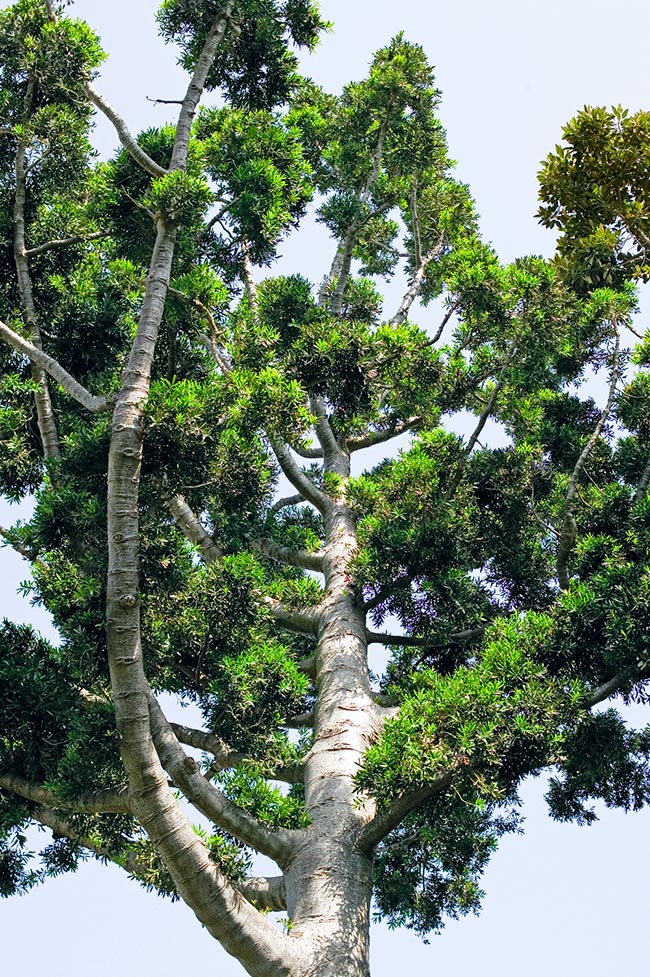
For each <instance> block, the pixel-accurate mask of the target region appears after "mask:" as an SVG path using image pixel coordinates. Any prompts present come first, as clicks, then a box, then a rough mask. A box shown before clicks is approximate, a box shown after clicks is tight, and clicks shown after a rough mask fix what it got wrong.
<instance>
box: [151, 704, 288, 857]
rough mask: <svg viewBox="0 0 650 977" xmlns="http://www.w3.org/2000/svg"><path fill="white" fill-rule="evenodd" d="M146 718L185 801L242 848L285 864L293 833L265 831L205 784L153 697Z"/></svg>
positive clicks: (193, 761) (248, 815)
mask: <svg viewBox="0 0 650 977" xmlns="http://www.w3.org/2000/svg"><path fill="white" fill-rule="evenodd" d="M149 716H150V721H151V735H152V737H153V740H154V743H155V746H156V752H157V753H158V756H159V757H160V762H161V763H162V765H163V767H164V768H165V770H166V771H167V773H168V774H169V776H170V777H171V779H172V781H173V782H174V785H175V786H176V787H178V788H179V789H180V790H182V791H183V793H184V795H185V796H186V797H187V799H188V801H190V802H191V803H192V804H193V805H194V806H195V807H196V808H197V810H199V811H200V812H201V813H202V814H204V815H205V817H207V818H210V820H211V821H213V822H214V823H215V824H217V825H219V827H221V828H223V829H224V830H225V831H228V832H229V833H230V834H232V835H234V837H235V838H239V840H240V841H243V842H244V844H245V845H251V846H252V847H253V848H255V849H256V850H257V851H259V852H261V853H262V854H263V855H268V857H269V858H272V859H273V860H274V861H276V862H277V863H278V864H279V865H280V866H282V865H283V864H285V863H286V861H287V859H288V858H289V856H290V855H291V852H292V850H293V844H294V832H292V831H290V830H289V829H286V828H269V827H267V826H266V825H264V824H262V822H261V821H258V820H257V818H256V817H253V815H252V814H249V813H248V812H247V811H244V810H243V808H240V807H238V805H237V804H235V803H233V801H231V800H230V799H229V798H228V797H226V795H225V794H222V793H221V791H219V790H217V788H216V787H214V786H213V785H212V784H211V783H209V782H208V781H207V780H206V778H205V777H204V776H203V775H202V773H201V771H200V769H199V766H198V764H197V763H196V761H195V760H193V759H192V757H190V756H188V755H187V754H186V753H185V751H184V750H183V748H182V747H181V745H180V743H179V742H178V740H177V738H176V736H175V734H174V730H173V729H172V727H171V726H170V724H169V722H168V721H167V718H166V717H165V715H164V713H163V711H162V709H161V708H160V705H159V704H158V702H157V701H156V699H155V698H154V696H153V695H150V697H149Z"/></svg>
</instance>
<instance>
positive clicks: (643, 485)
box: [634, 459, 650, 502]
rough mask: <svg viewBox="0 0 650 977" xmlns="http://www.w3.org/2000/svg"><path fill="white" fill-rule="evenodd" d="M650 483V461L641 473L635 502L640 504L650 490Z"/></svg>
mask: <svg viewBox="0 0 650 977" xmlns="http://www.w3.org/2000/svg"><path fill="white" fill-rule="evenodd" d="M649 482H650V459H649V460H648V463H647V464H646V466H645V468H644V469H643V472H642V473H641V478H640V479H639V484H638V485H637V487H636V489H635V492H634V501H635V502H640V501H641V499H642V498H643V497H644V495H645V494H646V492H647V490H648V483H649Z"/></svg>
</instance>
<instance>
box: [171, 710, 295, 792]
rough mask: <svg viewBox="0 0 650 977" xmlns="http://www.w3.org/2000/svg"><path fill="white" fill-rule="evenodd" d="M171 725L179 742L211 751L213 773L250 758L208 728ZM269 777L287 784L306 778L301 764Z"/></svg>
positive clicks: (281, 770) (230, 767)
mask: <svg viewBox="0 0 650 977" xmlns="http://www.w3.org/2000/svg"><path fill="white" fill-rule="evenodd" d="M169 726H170V728H171V730H172V732H173V733H174V735H175V737H176V739H177V740H178V742H179V743H184V744H185V746H192V747H194V749H195V750H203V752H204V753H210V754H211V755H212V756H213V757H214V762H213V763H211V764H210V769H211V771H212V772H213V773H214V772H216V771H218V770H232V769H233V768H234V767H237V766H239V764H241V763H245V762H246V761H247V760H250V757H248V756H247V755H246V754H245V753H239V752H238V751H237V750H233V749H232V747H230V746H228V744H227V743H225V742H224V741H223V740H222V739H221V737H220V736H216V735H215V734H214V733H209V732H208V731H207V730H204V729H193V728H192V727H190V726H181V725H180V724H179V723H170V724H169ZM268 779H269V780H281V781H282V782H283V783H286V784H300V783H302V782H303V780H304V771H303V768H302V766H301V765H300V764H295V765H293V766H287V767H280V768H278V769H277V770H273V771H272V772H271V773H269V775H268Z"/></svg>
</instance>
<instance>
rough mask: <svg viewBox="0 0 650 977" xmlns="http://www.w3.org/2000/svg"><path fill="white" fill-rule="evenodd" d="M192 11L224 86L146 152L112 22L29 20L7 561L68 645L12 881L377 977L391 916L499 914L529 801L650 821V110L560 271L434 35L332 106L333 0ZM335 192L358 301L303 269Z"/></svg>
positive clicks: (193, 43)
mask: <svg viewBox="0 0 650 977" xmlns="http://www.w3.org/2000/svg"><path fill="white" fill-rule="evenodd" d="M158 24H159V28H160V31H161V32H162V35H163V36H164V38H165V39H166V40H167V41H169V42H170V43H173V44H175V45H177V46H178V49H179V51H180V57H181V61H182V64H183V66H184V68H185V69H186V70H187V73H188V78H189V81H188V86H187V90H186V92H185V93H184V94H183V95H182V97H181V98H180V101H179V106H178V108H179V111H178V117H177V120H176V121H175V123H174V124H170V125H166V126H162V127H156V128H151V129H148V130H146V131H145V132H143V133H140V134H139V135H137V136H135V135H134V134H133V133H131V132H129V130H128V128H127V126H126V124H125V123H124V121H123V119H122V118H121V116H120V114H119V111H118V109H116V108H115V107H113V106H112V105H110V104H109V103H108V102H107V101H106V99H105V98H104V97H103V96H102V94H101V91H100V81H99V80H98V77H97V76H98V74H99V69H100V65H101V63H102V60H103V57H104V55H103V52H102V49H101V45H100V42H99V40H98V39H97V37H96V36H94V35H93V33H92V31H91V30H90V28H89V27H88V26H87V25H85V24H84V23H83V22H81V21H79V20H76V19H74V17H73V16H71V15H70V11H69V10H67V9H66V8H65V7H63V6H59V5H56V4H55V3H52V2H50V0H17V2H15V3H14V4H13V5H12V6H10V7H9V8H8V9H6V10H4V11H2V12H0V199H1V206H0V338H1V339H2V340H3V342H2V344H1V347H0V358H1V367H2V369H1V376H0V398H1V404H2V409H1V412H0V490H1V491H2V493H3V495H4V496H6V497H7V498H9V499H12V500H18V499H23V498H26V497H28V496H30V495H32V496H34V499H35V510H34V515H33V517H32V518H31V519H30V520H29V521H26V522H22V523H18V524H17V525H15V526H13V527H10V528H6V529H4V530H2V535H3V537H4V540H5V542H6V543H7V544H8V545H10V546H13V547H14V548H15V549H16V550H17V551H18V552H20V553H21V554H22V555H24V556H26V557H27V558H28V559H29V560H30V561H31V564H32V584H31V586H32V592H33V597H34V599H35V600H36V601H38V602H40V603H42V604H43V605H44V606H45V607H46V608H47V609H48V610H49V612H50V613H51V615H52V618H53V621H54V623H55V626H56V628H57V631H58V633H59V635H60V642H59V643H58V644H56V645H54V644H51V643H49V642H48V641H46V640H44V639H43V638H41V637H40V636H39V635H38V634H36V633H35V632H34V631H33V630H32V629H31V628H29V627H25V626H17V625H15V624H12V623H11V622H8V621H5V622H4V624H3V625H2V629H1V631H0V893H1V894H2V895H4V896H10V895H13V894H15V893H19V892H23V891H25V890H27V889H29V888H30V887H32V886H34V885H36V884H38V883H40V882H41V881H43V880H44V879H46V878H47V877H48V876H53V875H56V874H58V873H60V872H63V871H68V870H72V869H74V867H75V866H76V864H77V862H78V860H79V859H80V858H81V857H85V856H87V855H88V854H90V855H91V856H95V857H97V858H98V859H102V860H107V861H111V862H114V863H116V864H117V865H119V866H121V867H122V868H123V869H124V870H125V871H126V872H127V873H128V874H129V875H130V876H132V877H133V879H134V880H136V881H137V882H140V883H141V884H142V885H144V886H146V887H147V888H148V889H151V890H153V891H155V892H157V893H159V894H161V895H166V896H170V897H172V898H180V899H182V900H184V901H185V902H186V903H187V904H188V905H189V906H190V907H191V908H192V910H193V911H194V913H195V914H196V916H197V917H198V919H199V920H200V922H201V923H202V924H203V925H204V926H205V928H206V929H207V930H208V931H209V932H210V933H211V934H212V935H213V936H214V937H215V939H217V940H218V941H220V942H221V944H222V945H223V946H224V947H225V948H226V950H227V951H228V952H230V953H231V954H233V955H234V956H235V957H236V958H237V959H238V960H239V961H240V962H241V964H242V965H243V967H244V968H245V969H246V970H247V971H248V972H249V973H250V974H252V975H254V977H266V975H273V977H282V975H286V977H308V975H312V974H315V973H318V974H319V975H321V977H367V975H368V974H369V964H368V923H369V913H370V903H371V899H374V901H375V906H376V909H377V912H378V913H379V914H380V915H381V916H382V917H384V918H385V919H387V920H388V921H389V923H390V924H393V925H403V926H407V927H411V928H412V929H414V930H415V931H417V932H418V933H421V934H427V933H429V932H431V931H435V930H437V929H439V928H440V927H441V926H442V925H443V923H444V920H445V918H447V917H456V916H458V915H460V914H464V913H467V912H470V911H474V910H476V909H477V908H478V905H479V900H480V888H479V880H480V876H481V872H482V870H483V868H484V866H485V864H486V862H487V860H488V859H489V857H490V856H491V854H492V852H493V851H494V849H495V847H496V845H497V841H498V838H499V837H500V836H501V835H502V834H503V833H504V832H508V831H511V830H513V829H516V828H517V825H518V808H517V790H518V786H519V784H520V783H521V781H522V779H523V778H524V777H526V776H528V775H530V774H535V773H538V772H540V771H541V770H544V769H547V768H550V769H551V770H552V777H551V781H550V790H549V794H548V802H549V806H550V811H551V814H552V815H553V816H554V817H556V818H558V819H561V820H577V821H579V822H588V821H589V820H591V819H593V817H594V815H593V811H592V808H591V803H592V801H594V800H595V799H601V800H604V801H605V803H606V804H608V805H610V806H619V807H623V808H625V809H626V810H627V809H637V808H639V807H641V806H642V805H644V804H645V803H646V801H647V799H648V796H649V795H650V767H649V757H650V732H649V731H648V730H641V731H633V730H629V729H628V728H627V726H626V725H625V723H624V722H623V720H622V719H621V717H620V715H619V713H618V712H617V710H616V708H615V706H614V705H610V706H608V707H604V706H603V705H602V704H603V703H606V702H608V701H609V700H610V699H612V700H615V701H616V702H618V701H623V702H626V701H630V700H634V701H645V694H646V693H645V691H644V690H645V689H646V684H647V680H648V678H649V677H650V653H649V648H648V640H647V637H646V635H647V633H648V624H649V623H650V574H649V572H648V566H649V561H650V502H649V501H648V498H647V487H648V482H649V481H650V461H649V459H650V427H649V426H648V420H647V419H648V417H649V416H650V411H649V410H648V407H649V406H650V404H649V400H650V381H649V376H650V375H649V374H648V372H647V370H646V367H647V366H648V365H649V362H650V356H649V352H648V346H647V343H644V342H642V343H641V344H640V345H639V346H638V347H637V348H636V350H635V351H634V352H632V353H631V352H630V351H629V350H628V348H627V346H626V340H627V338H628V337H629V335H630V329H631V317H632V315H633V313H634V310H635V308H636V296H635V292H634V283H635V280H637V279H639V278H647V277H648V261H647V256H646V249H647V246H648V238H647V233H646V230H647V229H646V224H647V219H646V213H645V210H646V198H645V193H646V189H647V188H646V183H647V165H646V164H647V161H648V151H649V147H650V140H649V139H648V135H647V134H648V133H649V132H650V128H649V127H648V118H647V116H646V115H645V114H639V115H637V116H634V117H632V118H630V117H628V116H626V115H625V113H623V112H622V110H621V111H618V110H617V111H615V112H613V113H607V112H605V111H604V110H589V111H585V112H584V113H583V114H582V115H580V116H578V117H577V119H576V120H574V122H573V123H571V124H570V125H569V127H568V128H567V130H566V132H565V138H566V143H565V145H564V146H563V147H559V148H558V149H557V150H556V153H555V154H553V155H552V156H551V157H549V160H548V161H547V164H546V165H545V169H544V171H543V173H542V195H543V200H542V209H541V211H540V213H541V216H542V219H543V220H544V221H546V222H547V223H549V224H552V225H556V226H558V227H559V228H560V230H561V231H562V236H561V239H560V244H559V252H558V257H557V258H556V259H555V260H553V261H546V260H543V259H541V258H530V257H524V258H521V259H519V260H517V261H515V262H514V263H512V264H509V265H504V264H503V263H501V262H500V261H499V259H498V257H497V255H496V254H495V253H494V251H493V250H492V249H491V248H490V247H489V246H488V245H487V244H486V243H485V242H483V241H482V239H481V237H480V234H479V230H478V224H477V219H476V214H475V211H474V205H473V202H472V198H471V195H470V192H469V189H468V188H467V187H466V186H465V185H463V184H462V183H460V182H459V181H458V180H457V179H456V178H455V177H454V174H453V165H452V163H451V161H450V158H449V155H448V150H447V146H446V141H445V133H444V131H443V129H442V127H441V124H440V122H439V120H438V117H437V107H438V102H439V93H438V92H437V90H436V88H435V82H434V77H433V73H432V70H431V68H430V66H429V65H428V63H427V61H426V58H425V56H424V53H423V51H422V49H421V48H420V47H419V46H418V45H416V44H412V43H410V42H409V41H407V40H406V39H405V38H404V37H402V36H397V37H396V38H394V39H393V40H392V41H391V42H390V43H389V44H387V46H386V47H385V48H383V49H382V50H380V51H378V52H377V54H376V56H375V58H374V60H373V63H372V65H371V67H370V71H369V74H368V76H367V77H366V78H365V79H364V80H362V81H360V82H354V83H350V84H349V85H348V86H347V87H346V88H345V89H344V91H343V93H342V95H341V96H340V97H334V96H332V95H329V94H327V93H326V92H324V91H322V90H321V89H319V88H318V87H317V86H316V85H314V84H313V83H312V82H311V81H309V80H308V79H306V78H304V77H302V76H301V75H300V74H299V72H298V62H297V58H296V55H295V53H294V47H295V46H297V47H302V48H307V49H311V48H312V47H313V46H314V45H315V44H316V43H317V40H318V36H319V34H320V32H321V31H322V30H323V29H324V28H325V27H326V23H325V21H324V20H323V19H322V17H321V14H320V13H319V10H318V8H317V6H316V4H315V3H314V2H312V0H263V2H262V0H164V2H163V4H162V6H161V8H160V11H159V15H158ZM211 92H215V93H219V94H220V95H221V96H222V99H221V100H220V101H219V102H218V103H217V105H216V107H215V105H214V104H212V105H208V106H207V107H206V105H204V104H202V97H203V94H204V93H211ZM93 112H101V113H103V114H104V115H106V116H107V117H108V119H109V120H110V121H111V122H112V124H113V126H114V128H115V133H116V142H117V141H119V144H120V148H119V149H118V150H117V151H116V153H115V154H114V156H113V158H112V159H111V160H110V161H109V162H106V163H98V162H97V161H96V158H95V157H94V156H93V153H92V149H91V145H90V142H89V133H90V125H91V119H92V114H93ZM639 160H641V161H642V162H641V163H639ZM623 187H624V188H625V190H624V191H623V190H622V189H621V188H623ZM309 206H312V207H314V208H315V209H316V213H317V216H318V220H319V221H321V222H322V223H323V224H324V225H325V226H326V227H327V228H328V229H329V232H330V234H331V238H332V241H333V247H332V256H331V263H330V264H329V267H325V268H324V269H323V277H322V279H321V280H320V281H318V282H310V281H308V280H306V279H305V278H304V277H302V276H301V275H300V274H299V273H298V272H299V270H298V271H297V272H296V273H295V274H290V275H282V276H281V275H278V274H277V273H274V260H275V258H276V256H277V251H278V246H279V243H280V242H281V241H282V239H283V238H285V237H286V236H287V235H288V234H289V233H293V232H296V233H300V232H299V224H300V220H301V218H302V217H303V216H304V214H305V213H306V210H307V208H308V207H309ZM392 278H394V279H396V280H402V281H403V290H402V298H401V300H400V301H399V302H398V303H396V305H395V307H394V308H388V307H387V306H386V304H385V303H384V302H383V300H382V296H381V292H380V287H381V283H382V281H385V280H387V279H392ZM426 306H429V310H428V311H427V321H428V322H430V321H431V315H432V311H431V310H436V309H438V310H440V312H439V323H438V325H437V326H436V328H434V329H432V330H429V331H428V330H426V329H424V328H423V327H421V326H419V325H417V324H416V322H415V319H416V318H418V316H420V315H421V309H422V307H426ZM417 310H419V311H417ZM631 358H633V360H634V363H635V364H636V370H635V371H634V372H631V371H629V370H628V364H629V362H630V359H631ZM594 369H595V370H597V371H600V372H601V373H602V375H603V376H605V377H606V379H607V392H606V396H605V400H604V403H602V404H596V403H595V402H594V401H593V400H592V399H590V398H589V397H585V396H582V397H581V396H580V391H579V389H578V386H577V384H578V382H579V381H580V380H581V379H582V378H584V376H585V375H586V373H588V372H589V371H591V370H594ZM626 370H627V372H626ZM459 416H463V417H465V418H467V417H470V418H471V419H472V423H471V425H470V428H469V433H468V434H467V435H466V436H461V435H459V434H457V433H454V429H456V430H457V429H458V428H457V425H456V421H457V419H458V417H459ZM489 423H491V424H493V423H496V424H498V425H499V426H500V429H501V431H502V432H503V435H504V438H503V442H504V444H505V446H503V447H498V448H495V447H491V446H490V443H489V439H488V440H486V438H485V431H486V429H487V426H488V424H489ZM400 436H402V438H401V441H400V442H398V444H399V445H401V448H400V450H399V451H398V452H397V453H396V452H395V451H394V450H393V446H392V442H393V441H394V439H397V438H399V437H400ZM370 448H374V449H375V452H374V453H370V452H369V451H368V450H367V449H370ZM378 451H379V452H381V455H380V457H381V458H382V460H380V461H379V463H377V452H378ZM353 461H354V464H355V467H354V471H355V472H359V474H355V475H354V476H353V475H352V469H351V465H352V462H353ZM371 645H382V646H383V647H384V648H385V649H386V651H387V653H388V655H389V664H388V666H387V668H386V670H385V673H384V674H383V675H381V676H375V675H373V674H372V672H371V670H370V667H369V657H368V649H369V646H371ZM163 693H167V694H168V695H167V696H165V697H163ZM169 694H171V695H172V696H176V697H178V698H180V699H181V700H182V701H184V702H186V703H192V704H194V705H195V707H197V710H198V714H199V715H200V716H201V717H202V718H201V722H200V723H197V725H196V727H190V726H188V725H182V724H180V723H178V722H173V721H170V719H169V718H168V717H167V715H166V711H165V710H166V703H167V702H168V701H169ZM596 706H599V707H600V708H599V709H598V710H595V707H596ZM181 801H182V802H181ZM188 806H189V808H190V809H192V810H193V811H194V812H196V814H195V818H194V820H195V821H197V822H199V823H201V824H202V825H204V827H198V826H197V825H195V824H194V823H193V820H192V816H191V815H190V816H188V814H187V813H186V812H187V810H188ZM34 824H37V825H43V826H45V827H47V828H49V829H51V831H52V833H53V840H52V842H51V843H50V844H48V845H47V846H46V847H45V848H44V850H43V851H42V852H41V853H40V855H39V856H38V857H34V856H32V855H31V854H30V851H29V848H30V843H29V841H28V836H27V835H26V831H27V829H28V827H29V826H30V825H34ZM206 824H208V825H209V826H210V827H209V829H206V828H205V825H206ZM255 853H261V854H264V855H266V856H268V857H269V858H270V859H272V860H273V861H274V862H275V863H276V864H277V866H278V874H277V875H276V876H273V877H269V878H259V877H256V876H255V875H254V870H253V864H252V861H253V857H254V854H255ZM267 910H271V911H279V912H281V913H283V915H284V916H285V917H287V918H288V920H289V923H288V925H287V927H286V931H284V932H283V931H281V929H279V928H278V927H277V926H276V925H275V923H274V922H273V920H272V917H269V916H268V915H267Z"/></svg>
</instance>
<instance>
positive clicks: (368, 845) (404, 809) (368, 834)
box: [357, 772, 453, 852]
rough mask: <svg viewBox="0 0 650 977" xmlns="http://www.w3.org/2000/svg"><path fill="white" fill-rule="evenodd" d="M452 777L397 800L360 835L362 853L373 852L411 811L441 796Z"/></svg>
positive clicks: (445, 777) (359, 842)
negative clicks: (436, 795) (430, 799)
mask: <svg viewBox="0 0 650 977" xmlns="http://www.w3.org/2000/svg"><path fill="white" fill-rule="evenodd" d="M452 776H453V775H452V773H451V772H447V773H444V774H441V775H440V776H439V777H437V778H436V779H435V780H434V781H433V782H432V783H431V784H429V785H427V786H426V787H421V788H420V789H419V790H416V791H413V793H410V794H404V795H403V796H402V797H398V798H396V799H395V800H394V801H393V802H392V803H391V804H390V805H389V806H388V808H387V810H385V811H382V812H381V813H379V814H377V816H376V817H374V818H373V820H372V821H371V822H370V824H367V825H366V826H365V828H362V830H361V832H360V833H359V838H358V841H357V846H358V847H359V848H360V849H361V851H367V852H370V851H372V850H373V848H375V847H376V846H377V845H378V844H379V842H380V841H381V840H382V838H385V837H386V835H387V834H390V832H391V831H392V830H393V828H396V827H397V825H398V824H400V822H401V821H403V820H404V818H405V817H406V816H407V814H410V813H411V811H414V810H415V809H416V808H418V807H419V806H420V804H423V803H424V801H427V800H429V798H430V797H433V796H434V795H435V794H439V793H440V792H441V791H443V790H445V789H446V788H447V787H449V785H450V783H451V781H452Z"/></svg>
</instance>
